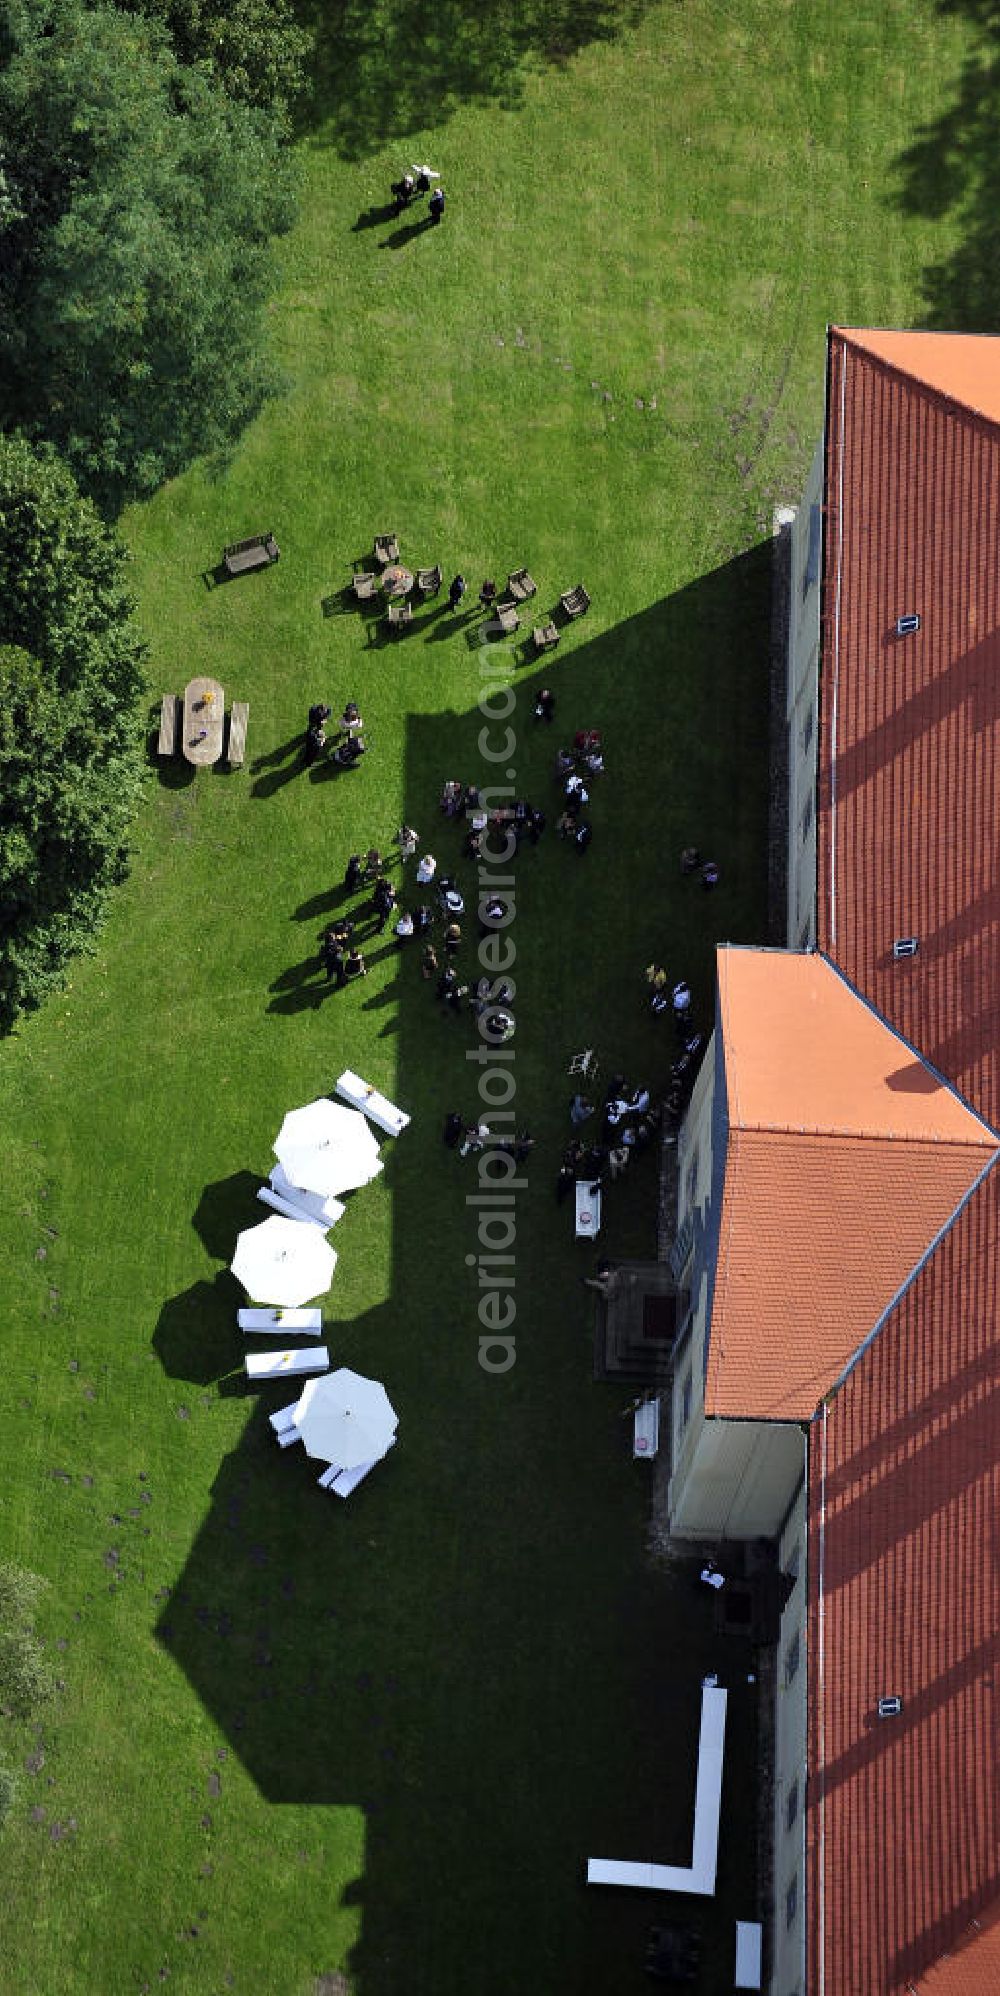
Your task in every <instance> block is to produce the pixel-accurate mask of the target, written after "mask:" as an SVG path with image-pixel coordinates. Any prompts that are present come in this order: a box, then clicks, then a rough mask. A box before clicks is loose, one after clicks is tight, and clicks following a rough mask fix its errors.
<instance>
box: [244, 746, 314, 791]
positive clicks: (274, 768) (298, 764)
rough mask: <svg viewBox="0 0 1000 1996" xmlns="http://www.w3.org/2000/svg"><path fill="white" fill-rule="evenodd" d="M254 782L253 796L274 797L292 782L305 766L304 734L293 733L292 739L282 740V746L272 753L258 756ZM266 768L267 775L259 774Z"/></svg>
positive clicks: (252, 787) (254, 763)
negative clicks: (303, 752) (303, 751)
mask: <svg viewBox="0 0 1000 1996" xmlns="http://www.w3.org/2000/svg"><path fill="white" fill-rule="evenodd" d="M252 767H253V772H254V782H253V783H252V784H251V786H250V794H251V796H252V797H273V796H274V794H275V791H277V790H281V789H283V788H284V786H285V784H286V783H291V781H292V778H293V777H294V776H298V775H299V772H300V771H301V770H302V769H304V768H305V763H304V760H303V755H302V736H301V735H293V736H292V738H291V740H290V741H287V742H282V744H281V747H280V748H276V749H272V750H271V753H270V755H259V756H256V757H255V759H254V762H253V765H252ZM260 770H264V771H266V772H267V774H266V775H263V776H261V775H259V774H258V772H259V771H260Z"/></svg>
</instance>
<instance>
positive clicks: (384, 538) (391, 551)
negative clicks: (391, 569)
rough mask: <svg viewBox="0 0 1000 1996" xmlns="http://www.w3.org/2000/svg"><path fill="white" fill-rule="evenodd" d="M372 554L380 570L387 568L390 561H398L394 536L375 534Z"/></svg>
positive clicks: (397, 544)
mask: <svg viewBox="0 0 1000 1996" xmlns="http://www.w3.org/2000/svg"><path fill="white" fill-rule="evenodd" d="M374 553H375V559H376V561H377V562H378V565H379V567H380V568H386V567H388V564H389V562H390V561H398V560H399V542H398V540H397V539H396V536H395V534H376V536H375V549H374Z"/></svg>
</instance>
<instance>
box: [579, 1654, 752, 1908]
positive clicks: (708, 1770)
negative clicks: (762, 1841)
mask: <svg viewBox="0 0 1000 1996" xmlns="http://www.w3.org/2000/svg"><path fill="white" fill-rule="evenodd" d="M726 1697H727V1694H726V1692H725V1691H723V1690H720V1688H719V1686H718V1685H716V1684H709V1683H707V1682H706V1683H703V1685H702V1692H701V1731H700V1733H699V1736H698V1779H697V1782H696V1784H695V1791H694V1836H693V1838H692V1849H691V1862H690V1864H687V1865H680V1864H633V1863H630V1862H627V1861H626V1860H623V1859H620V1858H614V1857H592V1858H590V1859H588V1862H587V1884H588V1885H631V1886H634V1887H636V1888H637V1889H638V1890H640V1891H643V1892H696V1893H699V1894H700V1895H701V1896H702V1897H703V1898H711V1897H712V1895H713V1894H714V1892H715V1874H716V1868H717V1865H718V1857H719V1815H720V1812H721V1807H722V1758H723V1749H724V1745H725V1738H726Z"/></svg>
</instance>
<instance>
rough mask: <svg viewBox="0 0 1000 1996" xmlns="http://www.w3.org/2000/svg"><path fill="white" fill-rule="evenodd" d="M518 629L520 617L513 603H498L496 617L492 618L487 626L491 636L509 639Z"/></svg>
mask: <svg viewBox="0 0 1000 1996" xmlns="http://www.w3.org/2000/svg"><path fill="white" fill-rule="evenodd" d="M517 628H518V616H517V611H516V610H515V608H514V605H513V603H498V604H497V607H496V615H495V616H493V617H491V619H490V621H489V623H488V624H487V626H486V629H487V632H488V634H489V636H490V637H504V638H509V637H512V636H513V634H514V632H515V631H516V630H517Z"/></svg>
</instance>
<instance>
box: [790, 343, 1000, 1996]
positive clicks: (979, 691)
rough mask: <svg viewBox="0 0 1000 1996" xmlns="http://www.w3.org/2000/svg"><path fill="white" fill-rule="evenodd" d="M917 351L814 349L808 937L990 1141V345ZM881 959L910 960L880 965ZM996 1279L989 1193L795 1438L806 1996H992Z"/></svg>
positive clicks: (994, 724)
mask: <svg viewBox="0 0 1000 1996" xmlns="http://www.w3.org/2000/svg"><path fill="white" fill-rule="evenodd" d="M919 337H923V336H919ZM928 337H929V336H928ZM917 338H918V336H909V335H907V336H897V335H881V334H870V333H849V334H846V335H845V334H841V333H839V332H836V331H835V332H833V333H832V334H831V336H830V353H829V375H828V409H827V463H826V530H825V550H824V639H823V663H822V689H821V717H820V720H821V725H820V778H819V794H820V811H819V822H818V845H819V897H818V937H819V942H820V947H821V948H822V949H824V950H826V951H827V952H828V953H829V955H830V956H831V957H832V959H833V960H834V962H836V963H837V964H838V965H839V966H840V967H841V969H842V970H843V971H844V972H845V974H846V975H847V976H848V977H849V978H850V980H851V981H852V983H853V984H855V985H856V986H857V987H858V989H859V990H860V991H861V992H862V993H863V994H864V996H865V997H866V998H867V999H868V1000H869V1001H870V1002H871V1003H872V1004H873V1005H875V1006H876V1007H877V1009H878V1010H879V1011H880V1012H881V1013H882V1014H883V1015H884V1016H885V1017H886V1019H888V1020H889V1022H890V1023H891V1024H892V1025H893V1026H895V1027H896V1028H897V1030H898V1031H899V1032H900V1033H901V1034H902V1035H903V1036H904V1038H905V1039H906V1040H907V1041H908V1042H909V1043H910V1044H911V1045H913V1046H916V1047H918V1048H919V1049H920V1050H921V1052H922V1053H923V1054H924V1055H925V1056H926V1057H927V1059H928V1060H929V1061H931V1062H932V1063H933V1064H934V1065H935V1066H936V1067H937V1068H939V1069H940V1070H941V1071H942V1072H943V1073H944V1074H945V1075H946V1076H947V1077H948V1078H949V1080H951V1081H952V1082H954V1084H955V1085H956V1086H957V1088H958V1089H959V1090H960V1092H961V1093H962V1094H963V1095H964V1096H965V1097H966V1099H967V1100H968V1101H969V1102H970V1103H971V1105H972V1106H973V1108H974V1109H975V1110H976V1111H977V1112H978V1113H979V1114H980V1115H981V1116H983V1117H984V1118H985V1119H986V1120H987V1121H988V1122H989V1123H990V1124H991V1125H992V1126H993V1127H996V1125H997V1119H998V1112H1000V428H997V427H996V426H995V424H994V422H993V421H991V420H988V418H990V417H995V418H997V419H998V420H1000V400H997V399H991V396H992V394H993V390H992V389H991V388H990V382H991V381H993V382H1000V366H998V360H997V357H998V356H1000V342H994V343H993V349H994V350H995V351H994V350H990V348H989V345H988V343H986V342H982V343H980V342H976V345H975V351H973V349H972V348H971V347H970V345H969V343H968V342H967V341H966V342H958V343H956V344H955V345H954V346H952V345H951V344H950V342H949V341H946V340H945V339H943V338H941V337H939V336H935V345H934V347H933V348H932V347H931V346H929V345H925V346H921V347H920V348H919V349H918V347H917V346H916V345H907V342H908V341H910V340H916V339H917ZM949 353H950V354H951V357H952V358H951V360H950V361H949ZM907 356H909V358H907ZM907 369H908V370H909V376H910V378H908V377H907V371H906V370H907ZM914 375H918V376H920V378H919V379H915V378H912V377H913V376H914ZM946 398H947V399H946ZM963 403H964V404H965V405H966V406H965V407H962V406H960V405H961V404H963ZM976 409H980V410H982V411H984V412H985V414H983V413H976V412H975V411H976ZM910 612H917V613H919V615H920V618H921V628H920V630H919V632H918V633H917V634H916V635H914V636H909V637H897V636H896V634H895V625H896V619H897V617H899V616H901V615H905V614H907V613H910ZM899 936H916V937H917V938H918V942H919V949H918V953H917V955H916V956H915V957H912V958H909V959H907V960H905V961H902V962H898V963H897V962H895V961H894V959H893V956H892V943H893V940H894V938H896V937H899ZM998 1270H1000V1173H998V1171H997V1170H996V1169H995V1168H994V1169H993V1170H992V1171H991V1172H990V1173H989V1175H988V1177H987V1178H986V1179H985V1181H984V1182H983V1183H982V1185H981V1186H980V1187H979V1188H978V1189H977V1190H976V1191H975V1192H974V1193H973V1195H972V1197H971V1198H970V1199H969V1201H968V1202H967V1204H966V1205H965V1206H964V1207H963V1209H962V1211H961V1212H960V1214H959V1215H958V1217H957V1219H956V1220H955V1222H954V1225H953V1226H952V1227H951V1229H950V1230H949V1231H948V1232H947V1233H946V1234H945V1236H944V1238H943V1239H942V1240H941V1242H940V1243H939V1245H938V1246H937V1248H936V1249H935V1251H934V1253H933V1254H932V1255H931V1256H930V1257H929V1258H928V1259H927V1261H926V1262H925V1263H924V1265H923V1267H922V1269H921V1271H920V1273H919V1274H918V1275H917V1277H916V1279H915V1280H914V1282H913V1283H912V1284H911V1286H910V1287H909V1288H908V1289H907V1291H906V1292H905V1294H904V1295H903V1297H902V1298H901V1300H900V1302H899V1304H898V1305H897V1307H896V1308H895V1309H894V1310H893V1311H892V1312H891V1314H890V1315H889V1317H888V1318H887V1320H886V1322H885V1324H884V1325H883V1327H882V1329H881V1331H880V1332H879V1335H878V1337H877V1338H876V1339H874V1340H873V1341H872V1343H871V1344H870V1345H869V1346H868V1347H867V1349H866V1350H865V1351H864V1352H863V1353H862V1355H861V1357H860V1358H859V1360H858V1363H857V1364H856V1366H855V1367H854V1369H853V1370H852V1371H851V1373H850V1374H849V1376H848V1378H847V1379H846V1381H845V1383H844V1384H843V1386H842V1387H841V1388H840V1389H839V1391H838V1392H837V1393H836V1394H835V1395H834V1396H833V1398H832V1399H831V1401H830V1403H829V1406H828V1408H827V1409H826V1411H825V1413H824V1414H823V1415H822V1416H820V1417H819V1419H818V1420H817V1422H816V1423H815V1424H814V1429H813V1434H812V1438H811V1444H810V1486H809V1488H810V1496H809V1507H810V1537H811V1555H812V1556H811V1560H810V1623H809V1637H810V1645H809V1646H810V1679H809V1690H810V1790H809V1807H808V1812H807V1840H808V1867H809V1892H808V1924H807V1934H808V1949H809V1966H810V1976H809V1983H808V1987H809V1989H810V1991H819V1990H824V1991H825V1993H826V1996H902V1992H903V1991H904V1990H908V1989H910V1988H913V1989H915V1990H918V1991H920V1992H921V1996H923V1992H924V1991H931V1992H933V1996H971V1992H972V1991H973V1990H975V1996H985V1992H986V1991H989V1990H993V1989H994V1988H1000V1981H998V1980H997V1976H996V1962H997V1942H996V1936H995V1932H994V1930H993V1929H992V1928H990V1929H989V1932H988V1935H985V1936H983V1938H981V1939H980V1940H977V1941H975V1942H973V1943H971V1944H970V1945H968V1946H967V1947H965V1948H964V1949H963V1950H962V1951H961V1952H956V1949H957V1948H958V1946H959V1943H960V1942H961V1941H962V1939H963V1936H965V1935H966V1933H967V1930H968V1927H969V1924H970V1921H971V1920H973V1919H974V1918H976V1917H978V1916H980V1915H981V1914H982V1913H983V1912H984V1909H987V1908H988V1907H989V1906H990V1904H991V1902H993V1901H995V1899H996V1896H997V1893H998V1890H1000V1845H998V1832H1000V1820H998V1801H997V1772H998V1765H1000V1762H998V1753H997V1748H998V1744H1000V1742H998V1738H997V1709H996V1702H995V1692H994V1683H995V1682H996V1684H997V1686H998V1688H1000V1578H998V1575H1000V1561H998V1545H997V1527H998V1522H1000V1414H998V1406H997V1388H998V1384H1000V1342H998V1328H997V1319H998V1314H1000V1313H998V1297H997V1278H998ZM896 1693H898V1694H899V1695H900V1696H902V1698H903V1701H904V1703H903V1712H902V1714H901V1716H900V1717H899V1718H897V1719H889V1720H884V1721H879V1720H878V1719H877V1718H876V1717H875V1716H874V1713H875V1705H876V1701H877V1699H878V1697H879V1696H880V1695H883V1694H896ZM945 1956H947V1957H948V1958H947V1960H945V1959H943V1957H945ZM956 1978H964V1979H956Z"/></svg>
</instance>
